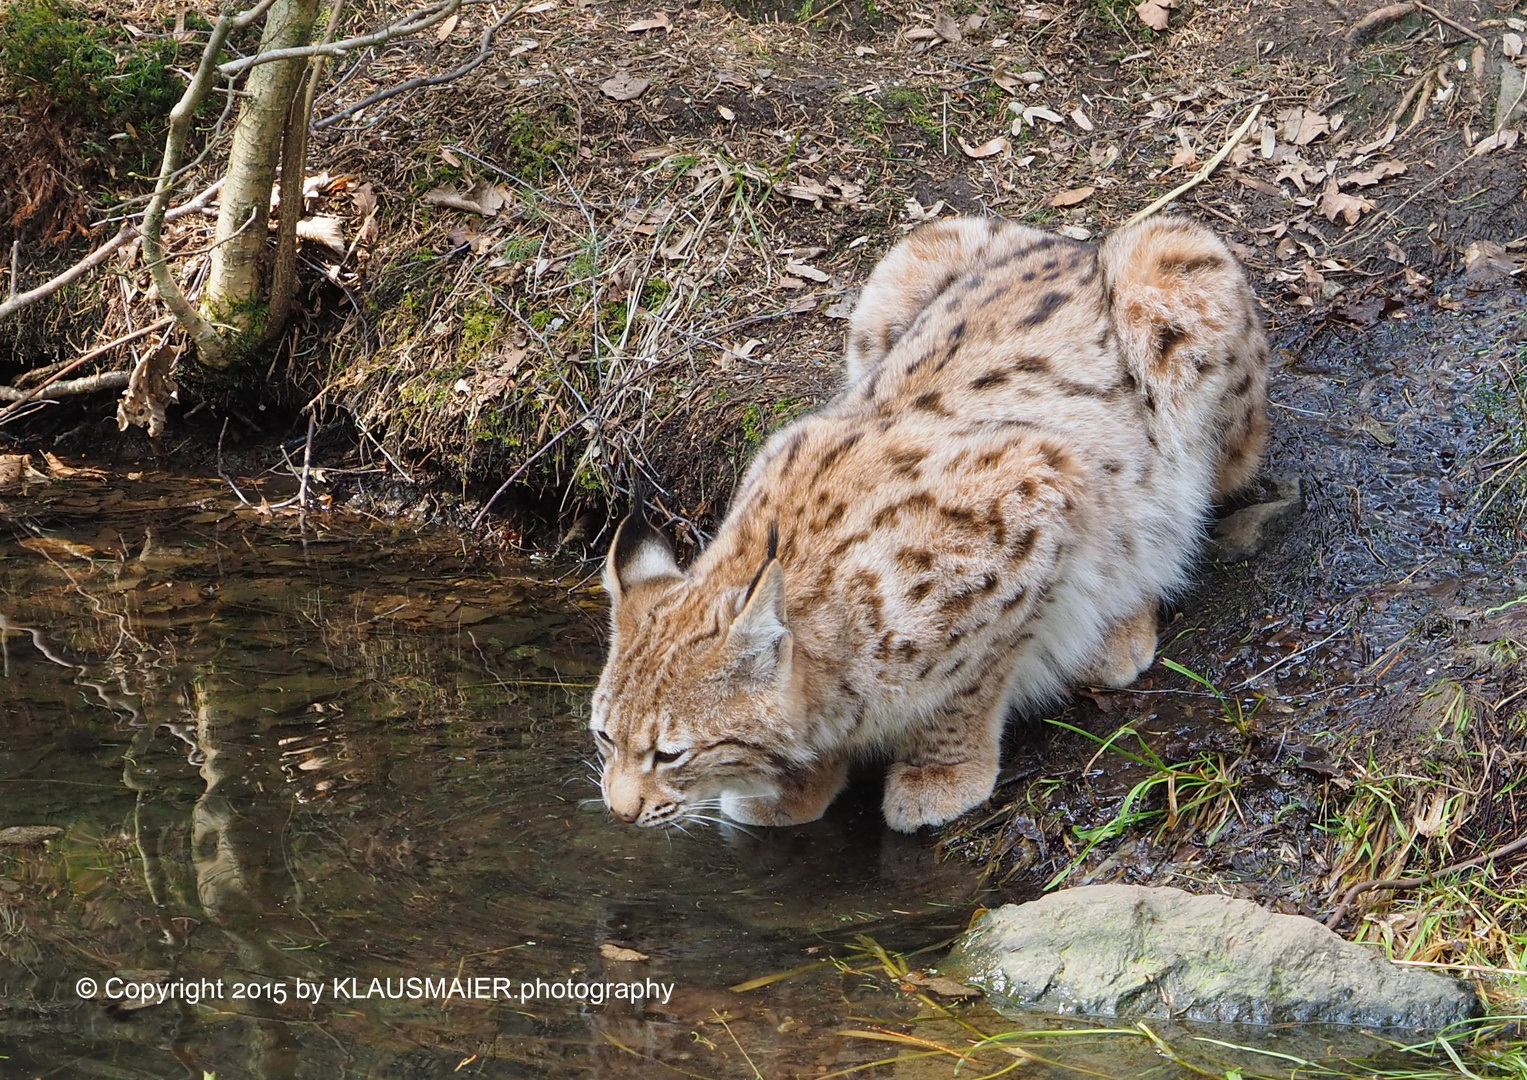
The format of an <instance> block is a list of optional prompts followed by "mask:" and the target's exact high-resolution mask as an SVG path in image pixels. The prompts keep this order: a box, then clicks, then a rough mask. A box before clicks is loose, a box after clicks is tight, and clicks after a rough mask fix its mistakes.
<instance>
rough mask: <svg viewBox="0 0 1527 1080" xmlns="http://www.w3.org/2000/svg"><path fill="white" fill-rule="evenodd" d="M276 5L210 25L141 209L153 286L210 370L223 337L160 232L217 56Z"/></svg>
mask: <svg viewBox="0 0 1527 1080" xmlns="http://www.w3.org/2000/svg"><path fill="white" fill-rule="evenodd" d="M272 2H273V0H261V3H260V4H258V5H256V6H255V7H254V8H251V9H250V11H248V12H245V13H244V15H241V16H238V17H234V16H231V15H227V14H224V15H221V16H219V17H218V20H217V23H216V24H215V25H214V26H213V27H212V33H211V34H210V35H209V36H208V38H207V46H206V48H205V49H203V50H202V55H201V62H200V63H199V64H197V65H196V71H195V73H194V74H193V75H192V77H191V82H190V85H188V86H187V87H186V92H185V93H184V94H183V95H181V98H180V100H179V101H177V102H176V103H175V107H174V108H173V109H171V110H170V129H169V133H168V134H167V135H166V136H165V139H164V161H163V162H161V163H160V166H159V180H158V182H157V183H156V184H155V185H154V197H153V198H152V199H150V200H149V204H148V207H147V208H146V209H145V210H144V211H143V257H144V260H145V261H146V262H147V264H148V269H149V273H150V274H151V275H153V278H154V287H155V288H156V289H157V290H158V292H159V299H160V300H162V301H164V304H165V306H166V307H168V308H169V309H170V310H171V311H172V312H174V313H175V317H176V319H178V320H179V322H180V325H181V327H183V328H184V329H185V331H186V333H187V334H189V335H190V336H191V340H192V341H194V342H195V343H196V351H197V354H198V355H199V356H200V357H201V359H202V362H203V363H205V364H207V365H209V366H211V367H224V366H226V364H227V358H226V350H225V349H224V347H223V339H222V336H221V335H219V334H218V332H217V329H216V328H215V327H213V326H212V324H211V323H209V322H207V321H206V320H205V319H203V318H202V317H201V314H200V313H199V312H198V311H197V310H196V308H194V307H193V306H192V305H191V302H190V301H189V300H187V299H186V294H185V293H184V292H182V291H181V288H180V283H179V282H178V281H176V280H175V275H174V274H172V273H171V272H170V268H169V265H168V264H167V263H166V262H165V259H164V247H163V245H162V244H161V243H160V239H159V234H160V230H161V229H162V228H163V226H164V217H165V211H166V208H167V207H168V205H169V201H170V191H171V190H172V189H173V187H174V184H175V177H176V174H177V170H178V168H179V166H180V158H181V155H182V154H183V153H184V152H185V146H186V136H187V135H188V134H189V133H190V130H191V120H192V118H193V117H194V116H195V115H196V110H197V108H198V106H200V105H201V103H202V101H203V99H205V98H206V96H207V94H208V93H209V92H211V90H212V83H213V80H214V79H215V78H216V76H217V57H218V54H219V53H221V52H222V51H223V45H224V43H225V42H227V40H228V35H229V34H231V33H233V31H234V30H235V29H237V28H238V27H239V26H240V25H248V24H247V23H243V24H241V23H240V20H241V19H247V18H248V17H249V16H250V15H252V14H253V13H254V12H255V11H262V9H263V8H266V7H269V6H270V4H271V3H272ZM262 13H263V11H262ZM251 21H252V20H251Z"/></svg>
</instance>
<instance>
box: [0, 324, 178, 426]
mask: <svg viewBox="0 0 1527 1080" xmlns="http://www.w3.org/2000/svg"><path fill="white" fill-rule="evenodd" d="M174 321H175V317H174V316H173V315H166V316H165V317H164V318H162V319H160V320H159V321H158V322H151V323H149V324H148V325H147V326H140V327H138V329H136V330H134V331H132V332H131V333H127V334H123V335H122V336H121V337H119V338H113V339H112V340H110V341H108V342H107V343H106V344H104V345H97V346H96V347H95V348H93V349H91V350H90V351H89V352H87V353H81V354H80V355H79V356H78V357H77V358H75V359H74V360H71V361H70V362H69V363H67V364H65V365H64V366H63V367H61V368H59V369H58V370H57V371H55V372H54V373H53V374H52V375H50V376H49V377H48V378H47V379H46V380H44V381H43V382H41V383H39V384H38V385H37V386H34V387H32V389H30V390H25V391H23V390H17V389H16V388H15V387H11V386H0V400H4V401H9V402H11V404H10V405H7V406H6V407H5V408H4V409H0V424H3V423H5V421H6V420H8V419H10V417H11V416H13V415H14V414H15V413H16V411H17V410H18V409H20V408H21V407H22V406H23V405H25V404H26V403H27V402H29V401H32V400H34V399H37V398H41V399H42V400H47V399H48V398H50V397H52V396H54V395H57V396H63V394H62V393H61V392H60V391H58V390H57V386H60V385H62V386H73V385H77V384H82V383H86V382H89V381H90V380H89V379H76V380H74V382H73V383H59V380H60V379H62V378H63V377H64V376H65V375H67V374H69V372H71V371H73V370H74V369H75V368H77V367H79V366H80V365H81V364H88V363H89V362H90V361H92V360H94V359H95V358H96V357H98V356H103V355H105V354H106V353H109V352H111V350H112V349H115V348H116V347H117V346H119V345H126V344H127V343H128V342H129V341H136V340H137V339H138V338H141V337H147V336H148V335H149V334H152V333H153V332H154V331H156V330H163V329H164V328H165V327H167V326H169V325H170V324H171V323H173V322H174ZM112 374H119V373H117V372H112ZM50 388H52V389H53V393H51V394H50V393H46V392H45V391H48V390H49V389H50ZM70 392H72V393H87V392H88V391H85V390H74V391H70Z"/></svg>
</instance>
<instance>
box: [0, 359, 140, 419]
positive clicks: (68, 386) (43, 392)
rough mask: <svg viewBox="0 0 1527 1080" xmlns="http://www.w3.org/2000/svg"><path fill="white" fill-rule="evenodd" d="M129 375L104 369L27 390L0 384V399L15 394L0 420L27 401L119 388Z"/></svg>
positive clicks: (6, 399)
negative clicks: (80, 377)
mask: <svg viewBox="0 0 1527 1080" xmlns="http://www.w3.org/2000/svg"><path fill="white" fill-rule="evenodd" d="M129 375H130V373H129V372H126V371H106V372H102V373H101V374H99V375H86V376H85V377H84V378H83V379H69V380H66V381H64V382H54V383H49V384H47V385H46V388H44V387H41V386H39V387H36V388H34V389H32V390H27V391H21V390H17V389H16V388H15V387H13V386H0V400H5V401H10V400H12V398H11V395H12V394H16V395H17V397H16V398H15V399H14V404H12V405H9V406H7V407H6V410H5V412H3V413H0V422H3V421H4V420H5V419H6V418H7V417H8V416H9V415H10V412H11V410H12V409H19V408H20V407H21V406H23V405H25V404H26V403H27V402H28V401H57V400H58V399H59V398H66V397H72V396H74V395H76V394H97V393H100V392H101V391H102V390H121V389H122V388H123V387H125V386H126V385H127V380H128V377H129Z"/></svg>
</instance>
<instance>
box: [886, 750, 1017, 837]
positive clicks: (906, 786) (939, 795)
mask: <svg viewBox="0 0 1527 1080" xmlns="http://www.w3.org/2000/svg"><path fill="white" fill-rule="evenodd" d="M996 784H997V765H996V762H979V761H961V762H957V763H956V764H953V765H908V764H906V763H905V762H901V761H897V762H894V763H892V765H891V768H890V771H889V772H887V773H886V777H885V800H884V802H883V803H882V804H881V808H882V810H883V811H884V812H885V823H886V824H887V825H889V826H890V827H891V828H893V829H895V830H896V831H897V832H908V833H909V832H916V831H917V830H918V829H919V828H920V827H922V826H924V825H942V824H944V822H946V821H953V820H954V819H955V818H957V817H959V816H960V815H961V814H963V813H964V812H965V811H967V810H970V809H972V808H974V807H977V806H980V805H981V804H982V803H983V802H985V801H986V797H987V796H988V795H990V794H991V792H992V788H993V787H995V786H996Z"/></svg>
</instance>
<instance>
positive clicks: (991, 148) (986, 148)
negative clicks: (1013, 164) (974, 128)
mask: <svg viewBox="0 0 1527 1080" xmlns="http://www.w3.org/2000/svg"><path fill="white" fill-rule="evenodd" d="M954 141H955V142H957V143H959V144H960V151H961V152H962V153H964V155H965V156H966V157H969V158H989V157H993V156H995V155H997V154H1005V153H1007V151H1008V150H1009V149H1010V148H1011V145H1012V144H1011V143H1009V142H1008V141H1007V139H1006V138H1005V137H1004V136H1001V135H998V136H997V137H996V138H995V139H987V140H986V141H985V142H984V143H982V144H981V145H980V146H971V145H970V144H969V143H968V142H966V141H965V140H964V139H962V138H960V137H959V136H955V140H954Z"/></svg>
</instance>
